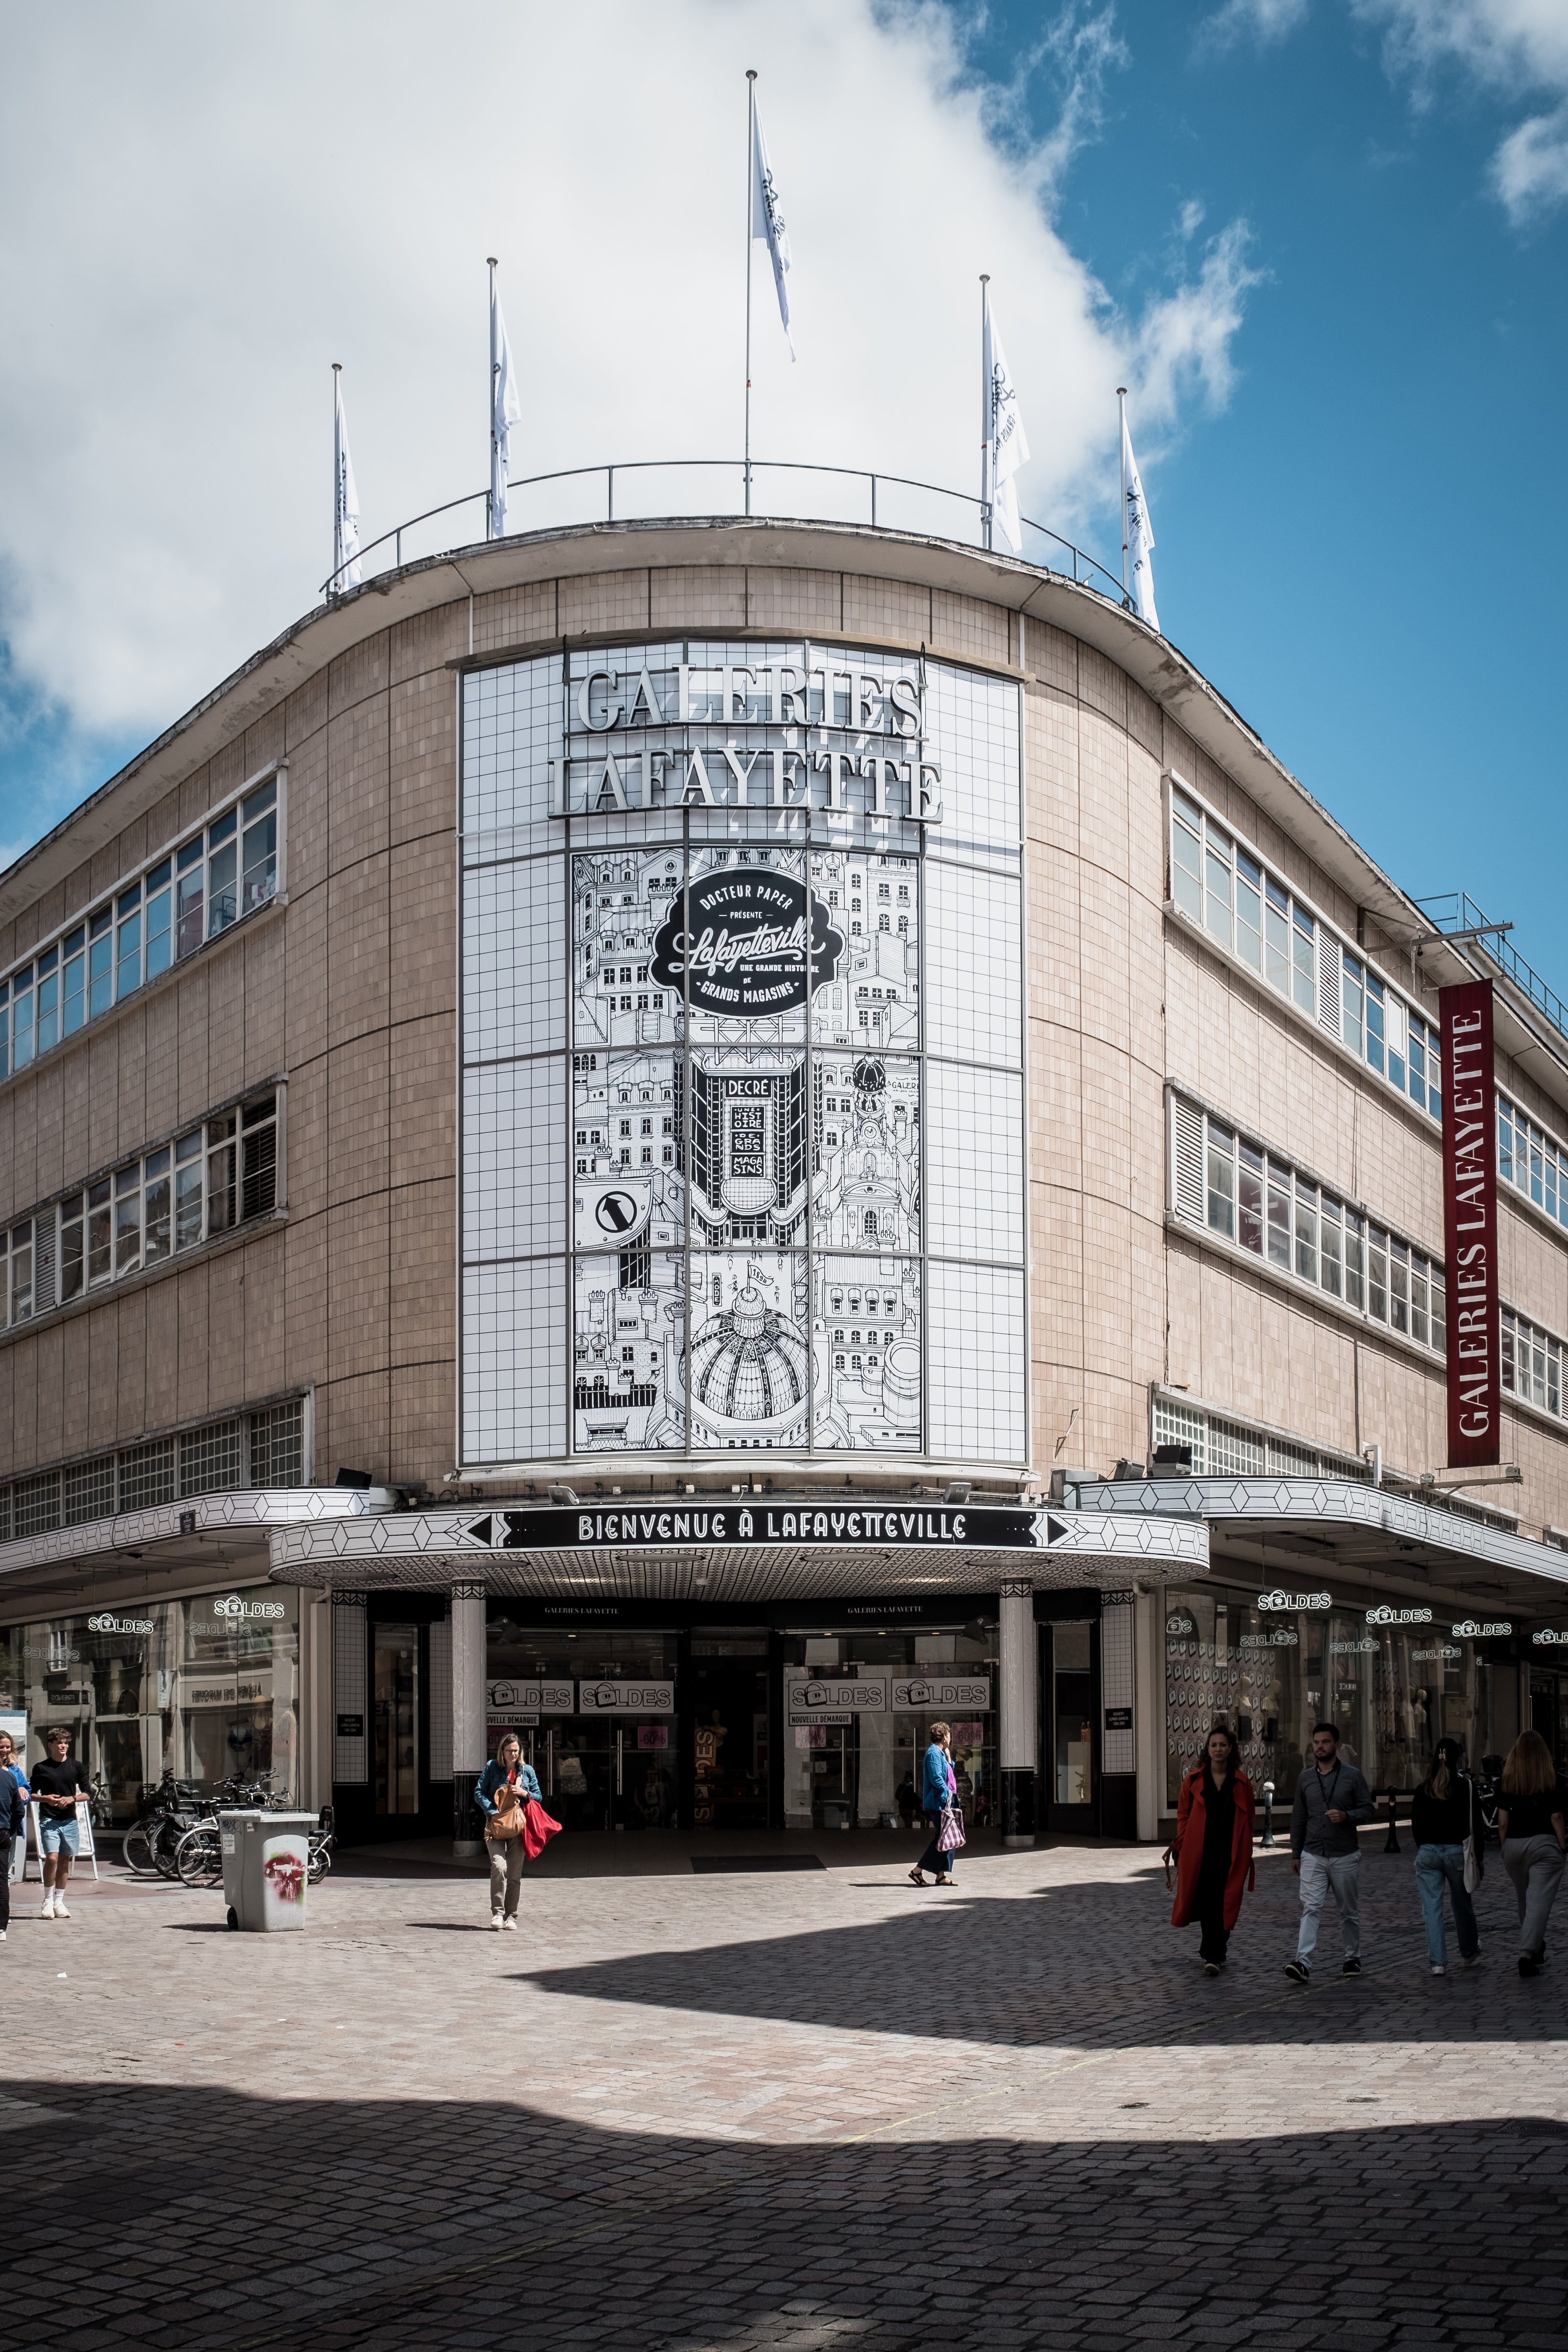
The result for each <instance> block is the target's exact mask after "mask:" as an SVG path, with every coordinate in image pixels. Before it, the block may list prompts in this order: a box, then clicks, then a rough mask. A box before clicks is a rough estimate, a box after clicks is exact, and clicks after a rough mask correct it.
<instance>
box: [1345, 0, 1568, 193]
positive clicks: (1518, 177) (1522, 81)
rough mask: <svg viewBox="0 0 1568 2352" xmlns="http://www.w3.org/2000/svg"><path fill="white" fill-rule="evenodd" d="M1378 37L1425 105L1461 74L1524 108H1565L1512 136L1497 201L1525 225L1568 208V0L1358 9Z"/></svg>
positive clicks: (1406, 3) (1452, 1)
mask: <svg viewBox="0 0 1568 2352" xmlns="http://www.w3.org/2000/svg"><path fill="white" fill-rule="evenodd" d="M1352 6H1353V8H1354V10H1355V13H1356V15H1357V16H1360V17H1361V18H1362V20H1363V23H1365V24H1368V25H1371V26H1375V27H1376V28H1377V29H1379V30H1380V31H1381V32H1382V33H1383V35H1384V53H1385V56H1386V58H1387V61H1388V64H1389V66H1390V68H1391V69H1392V70H1393V71H1395V72H1399V73H1403V74H1405V75H1406V76H1408V77H1409V79H1410V80H1411V82H1412V84H1413V87H1414V90H1415V100H1416V103H1417V104H1418V105H1426V104H1429V103H1430V102H1431V100H1432V96H1433V93H1434V90H1435V89H1436V83H1437V81H1438V79H1439V77H1440V76H1441V74H1442V73H1443V71H1444V70H1445V69H1446V68H1450V69H1451V68H1458V70H1459V71H1460V72H1461V73H1463V74H1464V75H1466V76H1467V77H1468V79H1470V80H1471V82H1472V83H1474V84H1479V86H1480V87H1482V88H1484V89H1488V90H1489V91H1491V92H1493V93H1494V94H1496V95H1497V96H1499V97H1500V98H1502V99H1504V100H1513V101H1515V102H1517V101H1519V100H1521V99H1528V98H1531V97H1540V96H1545V97H1547V98H1548V99H1550V100H1555V101H1556V103H1555V104H1554V105H1553V106H1552V107H1551V108H1550V109H1549V110H1547V111H1546V112H1544V113H1540V114H1534V115H1531V116H1530V117H1529V118H1528V119H1527V120H1526V121H1523V122H1521V123H1520V124H1519V125H1518V127H1517V128H1516V129H1515V130H1513V131H1510V132H1509V133H1508V135H1507V136H1506V137H1505V138H1504V139H1503V140H1502V142H1500V145H1499V147H1498V150H1497V152H1496V153H1495V155H1494V156H1493V157H1492V163H1491V184H1492V189H1493V193H1494V194H1496V195H1497V196H1498V197H1499V198H1500V200H1501V202H1502V204H1503V205H1505V206H1506V207H1507V210H1508V214H1509V217H1510V220H1512V221H1513V222H1514V223H1515V224H1516V226H1517V225H1520V224H1522V223H1523V222H1524V221H1525V220H1527V219H1529V218H1530V217H1531V215H1533V214H1535V213H1538V212H1542V211H1544V210H1546V209H1547V208H1548V207H1550V206H1551V205H1554V204H1561V203H1563V202H1568V0H1352Z"/></svg>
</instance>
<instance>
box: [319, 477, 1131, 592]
mask: <svg viewBox="0 0 1568 2352" xmlns="http://www.w3.org/2000/svg"><path fill="white" fill-rule="evenodd" d="M698 471H701V472H707V473H710V474H713V473H717V474H719V475H721V476H723V477H726V478H728V480H727V482H726V483H725V484H724V485H723V486H721V489H720V496H719V498H718V499H717V500H715V499H713V498H712V497H704V498H701V499H696V500H693V501H692V502H691V503H689V504H686V503H683V502H681V503H677V504H676V505H673V506H672V505H671V503H670V501H669V499H668V497H664V498H655V499H652V500H651V501H650V499H648V497H647V488H648V487H649V486H648V485H647V483H646V482H645V480H644V478H645V477H647V476H650V475H658V474H682V475H686V474H690V473H693V472H698ZM748 473H749V475H750V479H749V480H748ZM802 474H809V475H813V476H816V477H817V478H818V479H819V480H820V481H822V482H824V483H828V482H830V483H831V484H832V485H833V488H834V491H835V492H837V495H836V496H835V495H828V496H826V497H825V496H824V495H823V494H822V493H821V492H817V493H816V495H815V496H807V497H804V498H801V499H795V498H791V497H790V496H789V495H788V493H789V492H790V491H791V490H793V489H794V488H795V477H796V476H798V475H802ZM763 475H767V476H781V477H783V476H787V477H789V479H788V480H787V481H784V482H782V483H780V484H779V485H778V486H777V487H776V488H775V492H774V495H773V497H772V498H770V499H769V500H768V502H767V503H766V504H765V505H763V506H759V505H758V504H757V501H756V497H755V490H756V487H757V483H758V480H759V478H760V477H762V476H763ZM730 482H732V483H733V484H734V485H735V486H736V487H738V488H739V490H740V492H741V497H740V499H739V502H738V503H735V504H731V503H729V502H728V500H729V498H730V496H731V490H730V488H729V483H730ZM595 483H598V484H602V485H603V511H602V520H605V522H615V521H616V520H621V521H623V522H625V521H629V520H638V521H653V520H664V519H665V518H666V517H667V516H668V517H677V516H679V515H681V514H686V515H698V514H702V515H711V514H735V515H756V514H758V513H761V514H763V515H766V516H768V517H771V518H773V520H778V521H786V520H787V521H792V522H860V521H866V520H869V522H870V524H871V526H872V528H873V530H877V529H883V530H927V529H930V528H931V524H932V521H933V520H934V519H935V518H936V517H938V516H940V517H941V518H942V525H943V526H944V527H942V528H939V529H937V530H934V532H933V535H934V536H937V537H941V538H947V539H951V538H952V537H953V536H954V532H953V530H952V527H951V526H952V520H953V518H952V509H953V508H954V507H956V508H958V509H960V510H961V514H962V530H961V532H960V534H959V535H960V536H962V537H963V539H964V540H966V541H973V543H974V544H975V545H977V546H981V547H984V546H985V545H986V544H987V531H988V525H989V523H990V520H991V515H990V509H989V507H988V506H987V503H986V501H985V500H984V499H980V498H976V497H974V496H973V495H972V494H971V493H970V492H967V491H964V490H950V489H946V488H943V486H942V484H941V483H940V482H917V481H912V480H910V478H909V477H908V476H906V475H903V474H871V473H866V472H864V471H862V470H861V469H860V468H859V467H853V466H810V465H805V464H804V463H802V462H800V461H798V460H795V459H791V458H763V457H753V458H752V461H751V465H750V467H749V468H748V467H747V465H746V462H745V460H744V459H743V458H739V457H734V458H731V457H638V458H634V459H631V460H629V461H626V462H624V463H620V462H618V463H616V464H615V465H605V466H570V467H565V468H564V469H563V471H561V472H558V473H553V474H529V475H526V476H525V477H523V478H521V479H520V480H509V481H508V483H507V504H508V508H509V518H508V519H509V521H511V522H513V526H514V529H515V530H520V531H521V530H550V529H552V528H556V527H558V526H560V525H561V524H563V523H573V522H577V523H581V522H583V521H584V520H594V521H597V520H601V516H600V514H599V513H598V512H597V511H596V512H595V514H593V515H592V516H588V515H586V514H585V513H584V508H585V507H587V506H589V505H590V504H591V505H592V506H593V507H594V508H595V509H598V508H599V506H600V499H598V498H597V497H595V498H593V499H585V498H584V496H583V493H582V489H581V488H565V487H564V486H566V485H574V486H581V485H589V484H595ZM851 486H854V487H851ZM617 490H618V493H619V509H620V511H619V515H618V517H617V513H616V503H617ZM933 502H934V503H933ZM520 505H521V506H523V507H525V508H526V509H531V512H530V513H529V515H528V519H527V520H514V518H516V515H517V509H518V507H519V506H520ZM464 507H472V508H476V509H479V528H480V530H481V532H482V530H483V528H484V524H485V522H486V520H488V515H489V491H488V490H469V491H468V492H466V493H465V494H464V496H463V497H462V498H460V499H447V501H446V503H445V504H444V505H442V506H438V507H427V508H426V510H425V512H424V513H423V514H417V515H413V516H411V517H410V518H409V520H407V521H406V522H401V523H398V524H397V525H396V527H395V529H394V530H384V531H383V532H382V534H381V536H380V538H379V539H373V540H371V541H368V542H367V543H366V544H365V545H364V546H363V547H362V548H361V549H360V551H359V553H358V555H357V557H355V558H354V559H353V560H354V561H355V562H358V564H359V565H360V567H361V570H362V572H363V571H364V570H366V568H367V566H368V568H369V569H370V570H371V571H373V572H374V571H384V570H396V569H399V568H400V567H401V566H402V564H403V563H404V562H405V561H407V562H416V561H420V560H422V559H423V558H424V557H425V556H433V555H443V554H447V553H450V552H452V551H454V549H455V548H456V547H457V546H468V545H470V544H472V541H468V540H461V541H454V542H452V544H451V545H450V546H448V547H438V546H434V545H431V546H426V545H424V544H423V542H422V541H420V538H419V534H420V533H421V532H423V531H425V530H426V526H427V525H432V524H435V523H437V522H438V521H439V519H440V518H441V517H442V516H443V515H450V514H456V513H458V510H459V509H462V508H464ZM849 509H855V511H849ZM1021 521H1022V528H1023V533H1024V555H1025V560H1026V562H1032V563H1036V564H1038V566H1039V567H1040V569H1041V570H1042V571H1047V572H1060V573H1061V574H1062V575H1063V577H1064V578H1067V579H1071V580H1076V581H1077V582H1078V583H1079V585H1080V586H1083V587H1088V588H1092V589H1094V590H1095V591H1096V592H1097V593H1099V594H1100V595H1102V596H1109V597H1110V598H1111V599H1112V601H1113V602H1114V603H1116V604H1123V605H1128V606H1129V607H1130V606H1131V599H1130V598H1129V597H1128V595H1127V593H1126V592H1125V590H1124V589H1123V587H1122V584H1121V580H1120V579H1119V578H1118V577H1117V575H1116V574H1115V572H1111V571H1110V570H1109V569H1108V568H1107V567H1106V565H1104V564H1103V563H1101V562H1099V560H1098V559H1097V558H1096V557H1094V556H1092V555H1089V554H1087V553H1086V552H1085V551H1084V550H1083V549H1082V548H1080V547H1075V546H1074V545H1073V543H1072V541H1071V540H1068V539H1063V537H1062V536H1061V534H1060V532H1059V531H1055V530H1050V529H1049V528H1048V527H1047V525H1046V524H1045V523H1043V522H1033V521H1031V520H1029V519H1028V517H1026V516H1025V517H1023V518H1021ZM512 535H513V531H512V530H508V532H507V534H506V536H507V537H508V538H510V537H511V536H512ZM405 541H409V542H410V551H409V553H408V555H407V556H406V558H405V551H404V543H405ZM377 554H382V555H383V561H382V562H381V563H380V564H375V565H371V564H369V559H370V558H371V557H373V556H374V555H377ZM348 568H349V567H348V565H347V564H346V563H344V564H340V565H339V566H338V569H337V570H336V571H335V572H329V573H328V575H327V577H326V579H325V580H324V581H323V582H322V583H321V593H322V594H323V595H324V596H327V597H329V598H331V597H333V596H336V595H339V594H340V593H342V588H341V585H340V583H341V582H342V574H343V572H346V571H347V570H348Z"/></svg>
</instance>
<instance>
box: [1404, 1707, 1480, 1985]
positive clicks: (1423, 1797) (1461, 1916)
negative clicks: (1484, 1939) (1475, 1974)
mask: <svg viewBox="0 0 1568 2352" xmlns="http://www.w3.org/2000/svg"><path fill="white" fill-rule="evenodd" d="M1464 1761H1465V1751H1464V1749H1463V1748H1461V1747H1460V1745H1459V1743H1458V1740H1457V1739H1439V1741H1438V1742H1437V1745H1436V1748H1434V1749H1433V1750H1432V1761H1431V1763H1430V1764H1429V1765H1428V1766H1427V1768H1426V1779H1425V1780H1423V1781H1422V1783H1421V1786H1420V1787H1419V1788H1418V1789H1417V1790H1416V1791H1415V1798H1414V1800H1413V1801H1412V1803H1411V1808H1410V1826H1411V1828H1412V1829H1413V1830H1414V1831H1415V1889H1416V1892H1417V1894H1418V1895H1420V1897H1421V1913H1422V1916H1423V1918H1424V1919H1425V1920H1426V1963H1427V1966H1428V1967H1429V1968H1430V1969H1431V1971H1432V1974H1433V1975H1434V1976H1435V1977H1440V1976H1446V1975H1447V1969H1448V1948H1447V1941H1446V1940H1445V1937H1444V1934H1443V1889H1444V1887H1445V1886H1446V1887H1447V1890H1448V1898H1449V1900H1450V1902H1451V1903H1452V1904H1453V1906H1454V1928H1455V1932H1456V1934H1457V1935H1458V1938H1459V1966H1460V1967H1461V1968H1462V1969H1472V1968H1474V1966H1475V1964H1476V1960H1477V1958H1478V1957H1479V1952H1480V1948H1481V1931H1480V1929H1479V1927H1477V1925H1476V1906H1475V1905H1474V1904H1473V1903H1472V1902H1471V1901H1470V1897H1469V1891H1468V1888H1467V1886H1466V1885H1465V1840H1466V1839H1467V1838H1473V1839H1474V1840H1475V1845H1474V1847H1473V1849H1472V1851H1473V1852H1474V1854H1475V1857H1476V1864H1477V1873H1478V1875H1479V1870H1480V1867H1481V1864H1482V1857H1483V1854H1484V1853H1485V1849H1486V1839H1487V1827H1486V1822H1485V1821H1484V1820H1483V1818H1482V1815H1481V1796H1480V1790H1479V1789H1478V1788H1477V1786H1476V1784H1475V1782H1474V1781H1473V1780H1471V1779H1470V1778H1469V1777H1468V1774H1467V1773H1466V1771H1465V1769H1464Z"/></svg>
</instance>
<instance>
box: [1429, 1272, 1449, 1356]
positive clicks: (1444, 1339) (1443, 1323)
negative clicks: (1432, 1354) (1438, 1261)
mask: <svg viewBox="0 0 1568 2352" xmlns="http://www.w3.org/2000/svg"><path fill="white" fill-rule="evenodd" d="M1427 1287H1428V1289H1429V1290H1430V1292H1431V1296H1432V1345H1433V1346H1434V1347H1435V1348H1436V1350H1437V1353H1438V1354H1439V1355H1440V1356H1441V1355H1443V1354H1445V1353H1446V1352H1447V1346H1448V1324H1447V1292H1446V1287H1445V1285H1444V1281H1443V1269H1442V1267H1441V1266H1440V1265H1434V1266H1431V1267H1429V1268H1428V1270H1427Z"/></svg>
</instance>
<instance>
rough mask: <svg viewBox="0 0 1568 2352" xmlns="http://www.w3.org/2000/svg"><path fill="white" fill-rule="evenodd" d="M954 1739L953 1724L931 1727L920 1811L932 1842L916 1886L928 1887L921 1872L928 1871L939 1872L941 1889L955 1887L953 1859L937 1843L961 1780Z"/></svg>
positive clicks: (916, 1871) (917, 1870) (918, 1867)
mask: <svg viewBox="0 0 1568 2352" xmlns="http://www.w3.org/2000/svg"><path fill="white" fill-rule="evenodd" d="M951 1745H952V1726H951V1724H946V1723H933V1724H932V1725H931V1746H930V1747H929V1748H927V1749H926V1753H925V1765H924V1769H923V1770H922V1772H921V1811H922V1812H923V1813H924V1814H925V1816H926V1819H927V1820H928V1821H929V1822H931V1843H930V1844H929V1845H928V1846H927V1848H926V1850H925V1852H924V1853H922V1854H921V1858H920V1860H919V1862H917V1863H916V1864H915V1866H914V1868H913V1869H912V1870H911V1871H910V1880H911V1881H912V1883H913V1884H914V1885H916V1886H923V1885H925V1880H924V1878H923V1877H922V1876H921V1873H922V1872H923V1871H926V1870H933V1871H934V1872H935V1873H936V1883H937V1885H939V1886H951V1885H952V1854H951V1853H942V1850H941V1848H940V1847H939V1846H938V1844H937V1839H938V1838H939V1837H940V1836H941V1835H942V1813H943V1811H944V1810H945V1809H946V1807H947V1806H949V1805H951V1804H952V1803H953V1801H955V1799H956V1796H957V1793H958V1777H957V1775H956V1773H955V1772H954V1771H953V1769H952V1760H951V1759H950V1757H949V1754H948V1750H949V1748H950V1746H951Z"/></svg>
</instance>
